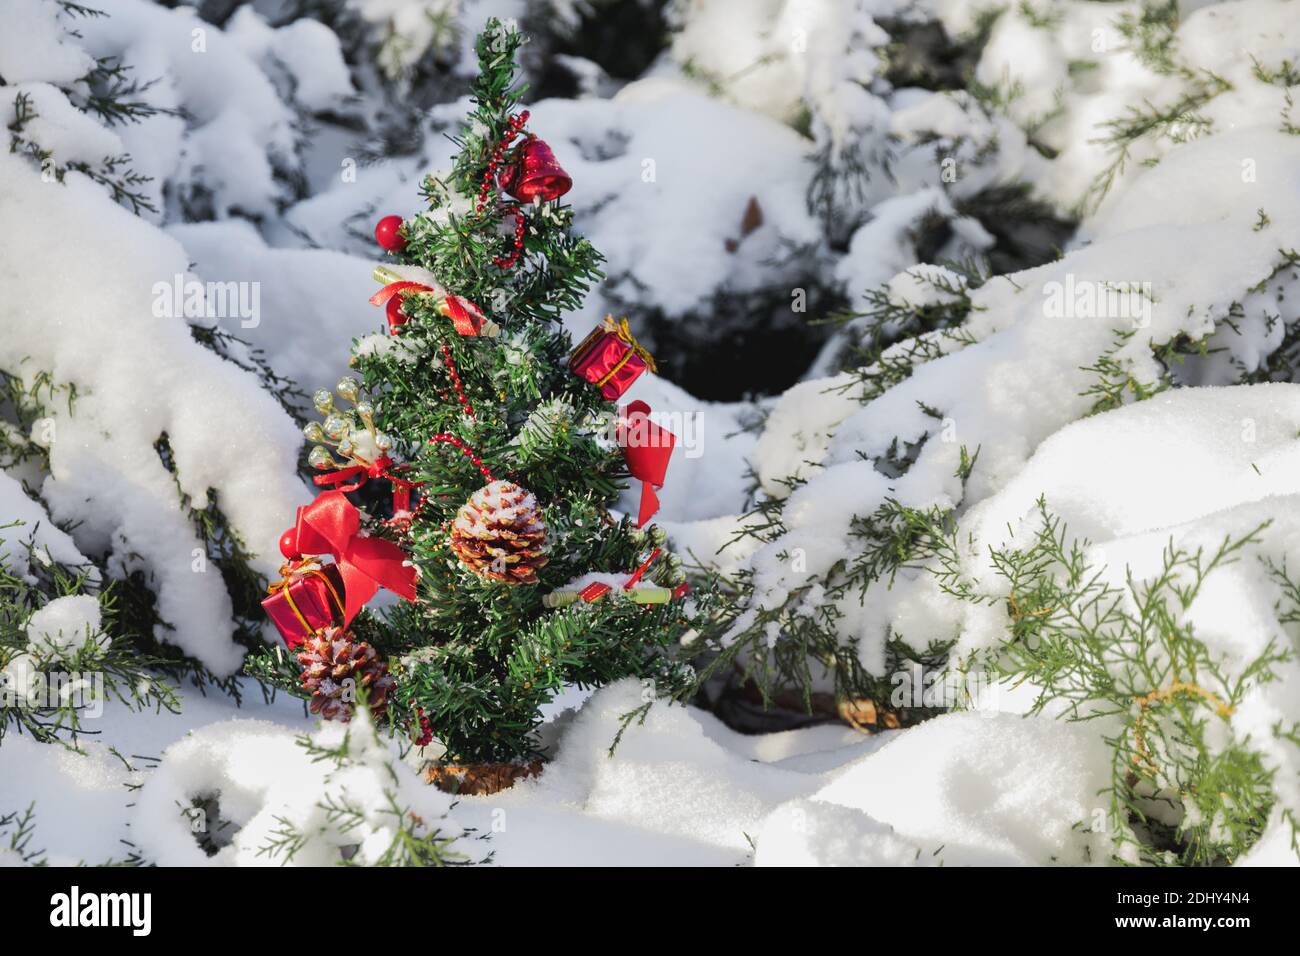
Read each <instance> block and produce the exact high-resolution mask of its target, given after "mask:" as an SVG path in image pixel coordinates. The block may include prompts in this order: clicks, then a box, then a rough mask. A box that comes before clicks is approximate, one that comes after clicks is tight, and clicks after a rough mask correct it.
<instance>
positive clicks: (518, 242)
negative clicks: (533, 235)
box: [492, 206, 524, 269]
mask: <svg viewBox="0 0 1300 956" xmlns="http://www.w3.org/2000/svg"><path fill="white" fill-rule="evenodd" d="M506 211H507V212H509V213H513V214H514V217H515V242H514V248H512V249H511V250H510V254H509V255H507V256H498V257H497V258H495V259H493V260H492V262H493V263H494V264H495V265H496V266H497V267H498V268H501V269H509V268H512V267H513V266H514V264H515V263H516V262H518V261H519V257H520V256H521V255H522V254H523V251H524V213H523V210H522V209H519V208H518V207H517V206H512V207H510V208H509V209H507V210H506Z"/></svg>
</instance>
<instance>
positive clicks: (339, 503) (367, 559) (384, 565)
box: [291, 490, 415, 627]
mask: <svg viewBox="0 0 1300 956" xmlns="http://www.w3.org/2000/svg"><path fill="white" fill-rule="evenodd" d="M360 531H361V512H359V511H358V510H357V508H356V506H355V505H353V504H352V502H350V501H348V499H347V498H346V497H344V495H343V492H342V491H338V490H332V491H322V492H321V493H320V494H319V495H318V496H317V497H316V500H315V501H313V502H312V503H311V504H309V505H303V506H302V507H300V508H299V509H298V517H297V519H296V521H295V522H294V527H293V528H292V529H291V534H292V536H293V539H294V547H295V548H296V550H297V551H298V552H299V553H301V554H328V555H330V556H332V557H333V558H334V563H335V564H336V565H337V567H338V569H339V575H340V576H341V577H342V578H343V626H344V627H346V626H347V625H348V624H350V623H351V621H352V619H353V618H354V617H356V615H357V612H358V611H360V610H361V609H362V608H363V607H365V605H366V602H368V601H369V600H370V599H371V598H372V597H374V596H375V592H376V591H378V590H379V589H380V588H381V587H384V588H388V590H390V591H392V592H393V593H395V594H397V595H399V596H400V597H404V598H406V600H408V601H414V600H415V568H414V567H412V566H411V565H409V564H407V563H406V552H405V551H403V550H402V549H401V548H400V547H398V546H397V545H396V544H394V543H393V542H391V541H387V540H385V539H383V538H369V537H364V536H362V535H361V534H360Z"/></svg>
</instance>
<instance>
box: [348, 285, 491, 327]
mask: <svg viewBox="0 0 1300 956" xmlns="http://www.w3.org/2000/svg"><path fill="white" fill-rule="evenodd" d="M406 292H432V293H433V294H434V295H436V296H439V297H440V300H439V302H438V311H439V312H440V313H441V314H442V315H445V316H446V317H447V318H449V319H451V324H452V325H453V326H455V328H456V331H457V332H459V333H460V334H461V335H481V334H482V332H483V326H484V324H485V323H486V319H485V317H484V315H483V312H482V310H480V309H479V307H478V306H477V305H475V304H474V303H473V302H471V301H470V300H469V299H466V298H465V297H463V296H459V295H448V294H447V293H446V292H444V291H443V290H441V289H435V288H433V287H432V286H427V285H425V284H424V283H423V282H412V281H409V280H403V281H401V282H390V283H388V285H386V286H384V287H383V288H382V289H380V290H379V291H378V292H376V293H375V294H374V295H372V296H371V297H370V304H371V305H383V304H384V303H385V302H387V303H388V331H389V333H390V334H392V335H396V334H397V330H398V328H399V327H400V326H401V325H403V324H404V323H405V322H406V316H405V315H403V314H402V310H401V300H400V299H397V298H394V297H395V296H397V295H398V294H400V293H406ZM389 300H392V301H389Z"/></svg>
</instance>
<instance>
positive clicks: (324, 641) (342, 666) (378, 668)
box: [298, 627, 396, 722]
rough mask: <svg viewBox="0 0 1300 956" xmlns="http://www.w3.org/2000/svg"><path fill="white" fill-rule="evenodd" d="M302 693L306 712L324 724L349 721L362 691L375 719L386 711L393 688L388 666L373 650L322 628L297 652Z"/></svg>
mask: <svg viewBox="0 0 1300 956" xmlns="http://www.w3.org/2000/svg"><path fill="white" fill-rule="evenodd" d="M298 663H299V664H300V665H301V666H302V687H303V690H307V691H310V692H311V705H310V709H311V712H312V713H313V714H320V716H321V717H323V718H324V719H325V720H341V721H344V722H347V721H349V720H351V719H352V705H353V702H354V701H355V700H356V698H357V694H358V692H359V691H361V690H364V691H365V692H366V694H367V699H368V701H369V704H370V712H371V714H373V715H374V716H375V717H376V718H379V717H381V716H382V715H383V713H384V711H385V710H386V709H387V708H388V694H389V692H390V691H392V689H393V687H394V686H395V684H396V681H394V680H393V678H392V676H391V675H389V673H388V665H387V664H386V663H385V662H384V660H383V658H381V657H380V656H379V654H378V653H377V652H376V651H375V649H374V648H373V647H371V646H370V645H369V644H367V643H366V642H365V641H358V640H356V638H354V637H353V636H352V633H351V632H350V631H345V630H344V629H343V628H341V627H324V628H321V629H320V630H318V631H317V632H316V633H315V634H313V635H312V636H311V637H309V638H307V640H305V641H304V642H303V644H302V648H301V649H300V650H299V652H298Z"/></svg>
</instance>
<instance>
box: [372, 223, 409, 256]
mask: <svg viewBox="0 0 1300 956" xmlns="http://www.w3.org/2000/svg"><path fill="white" fill-rule="evenodd" d="M401 228H402V217H401V216H385V217H384V218H383V219H381V220H379V222H377V223H375V242H377V243H379V244H380V245H381V246H382V247H383V248H385V249H387V250H388V251H389V252H401V251H402V250H403V249H405V248H406V240H405V239H404V238H403V237H402V233H401V231H400V230H401Z"/></svg>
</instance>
